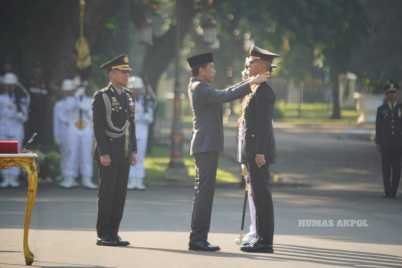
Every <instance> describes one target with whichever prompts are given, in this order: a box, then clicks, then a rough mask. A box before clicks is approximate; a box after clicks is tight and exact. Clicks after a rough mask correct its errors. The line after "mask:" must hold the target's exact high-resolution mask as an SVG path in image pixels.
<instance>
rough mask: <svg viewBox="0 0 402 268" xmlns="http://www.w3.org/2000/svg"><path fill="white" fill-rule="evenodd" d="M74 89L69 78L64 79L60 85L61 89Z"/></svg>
mask: <svg viewBox="0 0 402 268" xmlns="http://www.w3.org/2000/svg"><path fill="white" fill-rule="evenodd" d="M74 89H75V83H74V81H73V80H71V79H64V80H63V83H62V85H61V90H63V91H73V90H74Z"/></svg>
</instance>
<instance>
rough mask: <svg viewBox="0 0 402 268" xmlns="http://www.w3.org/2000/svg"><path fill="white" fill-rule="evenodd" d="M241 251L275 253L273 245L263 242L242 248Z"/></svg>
mask: <svg viewBox="0 0 402 268" xmlns="http://www.w3.org/2000/svg"><path fill="white" fill-rule="evenodd" d="M240 250H241V251H244V252H262V253H274V249H273V247H272V245H271V244H267V243H264V242H263V241H262V240H257V241H255V242H254V243H250V244H247V245H244V246H241V247H240Z"/></svg>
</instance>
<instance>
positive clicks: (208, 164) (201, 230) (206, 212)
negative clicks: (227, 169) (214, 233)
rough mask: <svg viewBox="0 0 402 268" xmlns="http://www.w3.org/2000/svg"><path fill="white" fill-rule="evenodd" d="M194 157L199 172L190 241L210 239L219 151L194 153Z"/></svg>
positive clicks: (195, 185)
mask: <svg viewBox="0 0 402 268" xmlns="http://www.w3.org/2000/svg"><path fill="white" fill-rule="evenodd" d="M194 158H195V167H196V173H197V174H196V178H195V184H194V202H193V214H192V217H191V233H190V241H203V240H208V232H209V227H210V224H211V213H212V203H213V200H214V192H215V182H216V170H217V168H218V158H219V153H218V152H207V153H198V154H195V155H194Z"/></svg>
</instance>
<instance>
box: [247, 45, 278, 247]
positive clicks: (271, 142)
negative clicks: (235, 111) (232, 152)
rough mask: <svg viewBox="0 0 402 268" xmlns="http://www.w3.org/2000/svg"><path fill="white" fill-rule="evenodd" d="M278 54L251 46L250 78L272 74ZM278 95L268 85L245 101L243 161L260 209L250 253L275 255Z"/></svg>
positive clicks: (254, 197) (261, 87) (257, 214)
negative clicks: (274, 117)
mask: <svg viewBox="0 0 402 268" xmlns="http://www.w3.org/2000/svg"><path fill="white" fill-rule="evenodd" d="M278 56H279V55H278V54H275V53H272V52H270V51H268V50H265V49H262V48H259V47H257V46H253V47H251V50H250V56H249V61H248V73H249V75H257V74H261V73H267V72H268V73H269V74H271V72H272V68H273V67H274V65H272V62H273V60H274V58H276V57H278ZM274 102H275V94H274V92H273V90H272V88H271V87H270V86H269V85H268V84H267V83H261V84H260V85H259V87H258V90H257V91H255V92H252V93H250V94H249V95H247V96H246V97H245V98H244V99H243V103H242V106H243V107H242V108H243V115H242V117H243V118H242V120H241V125H240V127H241V128H243V131H240V133H243V134H242V135H241V137H240V144H241V162H242V163H244V164H246V166H247V169H248V172H249V176H250V182H251V187H252V193H253V200H254V204H255V208H256V225H257V226H256V227H257V238H256V239H255V240H253V241H251V242H250V243H247V244H243V245H242V246H241V248H240V249H241V250H242V251H246V252H266V253H273V247H272V244H273V234H274V210H273V204H272V195H271V191H270V185H269V180H270V172H269V165H270V164H272V163H273V162H274V158H275V139H274V131H273V126H272V115H273V109H274Z"/></svg>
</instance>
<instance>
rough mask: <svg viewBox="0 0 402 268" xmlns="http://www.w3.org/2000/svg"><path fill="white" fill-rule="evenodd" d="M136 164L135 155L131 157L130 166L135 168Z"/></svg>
mask: <svg viewBox="0 0 402 268" xmlns="http://www.w3.org/2000/svg"><path fill="white" fill-rule="evenodd" d="M136 164H137V153H133V154H132V155H131V165H132V166H135V165H136Z"/></svg>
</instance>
